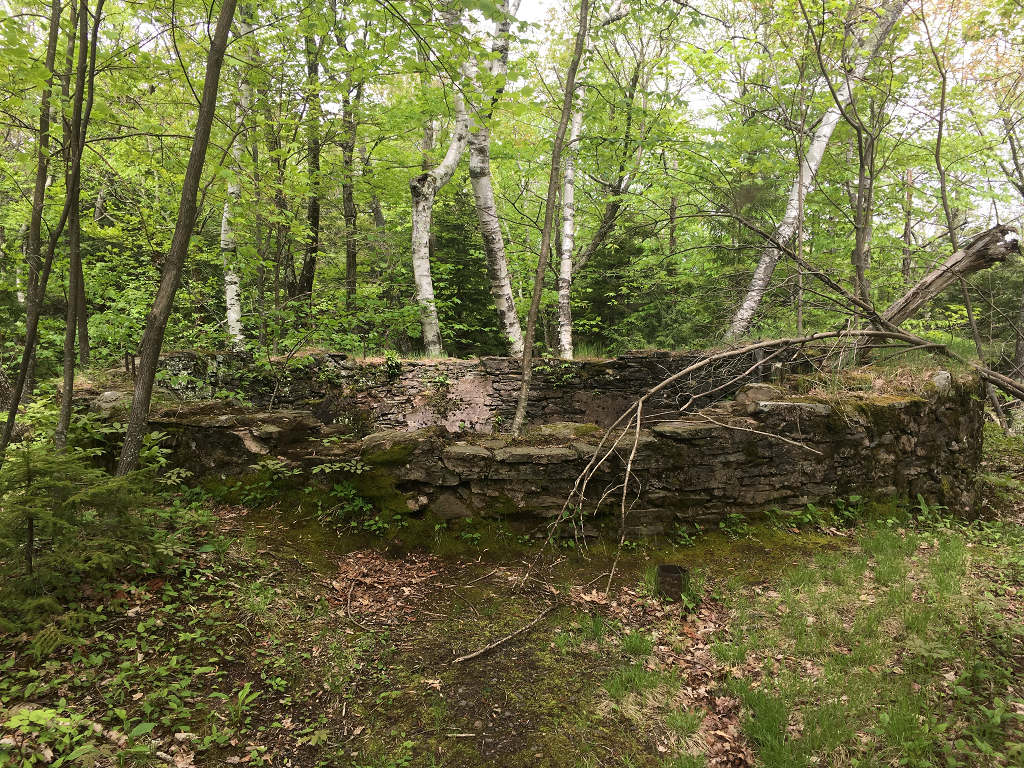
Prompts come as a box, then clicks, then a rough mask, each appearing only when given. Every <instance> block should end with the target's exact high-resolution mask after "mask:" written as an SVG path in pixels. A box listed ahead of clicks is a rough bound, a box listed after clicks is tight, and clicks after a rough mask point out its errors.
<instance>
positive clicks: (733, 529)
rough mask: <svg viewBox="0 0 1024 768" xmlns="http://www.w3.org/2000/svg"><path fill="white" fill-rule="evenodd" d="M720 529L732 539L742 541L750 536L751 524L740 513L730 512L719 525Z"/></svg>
mask: <svg viewBox="0 0 1024 768" xmlns="http://www.w3.org/2000/svg"><path fill="white" fill-rule="evenodd" d="M718 527H719V529H720V530H721V531H722V533H724V534H725V535H726V536H728V537H729V538H730V539H733V540H735V539H742V538H745V537H747V536H749V535H750V523H748V522H747V518H746V516H744V515H743V514H741V513H739V512H730V513H728V514H727V515H726V516H725V517H723V518H722V519H721V520H720V521H719V523H718Z"/></svg>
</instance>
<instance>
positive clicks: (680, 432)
mask: <svg viewBox="0 0 1024 768" xmlns="http://www.w3.org/2000/svg"><path fill="white" fill-rule="evenodd" d="M651 429H652V431H653V432H654V433H655V434H657V435H661V436H662V437H667V438H669V439H670V440H693V439H696V438H699V437H710V436H711V435H712V434H713V433H714V432H715V430H717V429H721V427H718V426H716V425H714V424H711V423H710V422H704V421H663V422H661V423H660V424H655V425H654V426H653V427H652V428H651Z"/></svg>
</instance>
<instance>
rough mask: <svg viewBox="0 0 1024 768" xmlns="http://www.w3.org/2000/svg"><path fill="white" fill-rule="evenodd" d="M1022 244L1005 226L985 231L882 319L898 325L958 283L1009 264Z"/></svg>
mask: <svg viewBox="0 0 1024 768" xmlns="http://www.w3.org/2000/svg"><path fill="white" fill-rule="evenodd" d="M1019 241H1020V236H1019V235H1018V234H1017V230H1016V229H1014V228H1013V227H1009V226H1006V225H999V226H996V227H992V229H989V230H986V231H985V232H982V233H981V234H980V235H978V236H977V237H975V238H974V239H973V240H971V241H970V242H969V243H968V244H967V245H965V246H964V247H963V248H961V249H960V250H958V251H957V252H956V253H954V254H953V255H951V256H950V257H949V258H948V259H946V260H945V261H944V262H943V263H942V264H941V265H940V266H938V267H936V268H935V269H933V270H932V271H931V272H929V273H928V274H926V275H925V276H924V277H922V278H921V279H920V280H918V281H917V283H916V284H915V285H914V286H913V287H912V288H911V289H910V290H909V291H907V292H906V293H905V294H903V296H901V297H900V298H898V299H897V300H896V301H894V302H893V303H892V304H890V305H889V308H888V309H886V310H885V312H883V313H882V319H883V320H885V321H886V322H887V323H892V324H893V325H899V324H900V323H902V322H903V321H904V320H906V319H907V318H910V317H913V316H914V315H915V314H917V311H918V310H919V309H920V308H921V307H922V306H924V305H925V304H927V303H928V302H929V301H931V300H932V299H933V298H935V297H936V296H938V295H939V294H940V293H942V292H943V291H944V290H946V288H948V287H949V286H950V285H952V284H953V283H954V282H955V281H957V280H960V279H963V278H964V277H967V276H968V275H972V274H974V273H975V272H979V271H981V270H983V269H988V268H989V267H991V266H993V265H994V264H998V263H1000V262H1003V261H1006V259H1007V257H1008V256H1009V255H1010V254H1012V253H1019V252H1020V243H1019Z"/></svg>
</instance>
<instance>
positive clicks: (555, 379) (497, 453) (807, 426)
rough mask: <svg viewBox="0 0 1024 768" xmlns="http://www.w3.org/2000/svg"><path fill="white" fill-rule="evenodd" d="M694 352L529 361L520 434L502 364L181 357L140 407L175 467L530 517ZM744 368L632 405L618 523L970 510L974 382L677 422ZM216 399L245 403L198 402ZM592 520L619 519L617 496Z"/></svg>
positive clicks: (752, 392)
mask: <svg viewBox="0 0 1024 768" xmlns="http://www.w3.org/2000/svg"><path fill="white" fill-rule="evenodd" d="M693 359H695V358H694V357H692V356H690V357H688V356H684V355H668V354H647V355H635V356H629V357H625V358H620V359H618V360H613V361H603V362H580V363H568V364H563V363H554V362H551V361H542V363H541V364H540V367H539V369H538V374H537V378H538V390H537V392H535V394H534V409H533V412H532V414H531V415H532V423H533V425H534V426H533V427H532V428H531V430H530V431H529V432H528V433H527V434H526V435H525V436H523V437H521V438H512V437H511V436H509V435H507V434H503V433H502V428H503V426H504V425H505V424H507V423H508V421H509V420H510V419H511V408H513V407H514V393H515V390H516V389H517V387H518V370H517V369H518V362H517V361H515V360H509V359H505V358H486V359H483V360H442V361H411V362H406V361H403V362H400V363H399V362H397V361H381V362H374V363H364V362H353V361H348V360H343V359H341V358H338V357H332V356H329V355H323V356H315V357H311V358H309V359H308V360H306V361H304V362H302V363H301V364H299V365H295V366H293V367H291V368H289V369H286V370H284V371H283V373H282V374H281V375H278V376H276V377H267V376H266V375H265V374H260V375H253V374H251V373H250V374H248V375H249V378H248V379H242V378H239V371H244V370H245V367H244V366H237V365H233V366H228V365H226V364H225V363H224V360H229V361H230V360H231V358H230V356H226V357H222V359H221V360H220V361H218V360H216V359H214V358H207V359H206V361H205V362H204V363H203V365H205V366H206V368H205V369H203V368H201V367H197V364H196V361H202V358H198V357H196V358H193V359H192V360H191V362H190V361H189V360H188V359H185V362H187V363H188V364H189V366H191V367H190V368H189V373H188V375H187V376H186V375H183V372H184V370H185V367H186V366H185V365H184V364H183V363H182V360H181V359H178V360H175V359H173V358H172V359H171V360H170V361H169V362H167V363H165V365H166V368H165V370H168V371H170V372H171V373H169V374H168V375H167V376H165V377H164V384H165V386H169V387H170V388H171V389H173V390H174V391H175V392H176V393H177V396H179V397H186V398H197V399H193V400H188V399H185V400H182V402H180V403H178V404H176V405H173V406H165V407H163V408H162V409H159V410H157V411H155V412H154V414H153V417H152V419H151V426H152V427H153V428H154V429H159V430H162V431H164V432H167V433H168V434H169V435H170V437H169V441H168V445H169V446H170V447H171V449H172V451H173V460H174V462H175V463H176V464H178V465H181V466H184V467H187V468H189V469H191V470H192V471H194V472H196V473H197V474H200V475H204V474H207V475H208V474H217V475H224V476H227V475H232V474H235V475H244V474H246V473H249V472H252V471H253V469H252V467H253V465H255V464H257V463H258V462H260V461H261V460H264V459H267V458H277V459H280V460H282V461H284V462H287V463H290V464H292V465H294V466H297V467H301V468H303V469H305V470H307V471H308V472H309V475H308V477H309V478H310V480H309V482H321V481H323V479H324V478H325V477H328V476H329V477H331V478H336V479H338V480H341V479H344V480H346V481H347V482H351V483H352V484H353V485H355V486H356V488H357V489H359V490H360V492H361V493H362V494H363V495H364V496H366V497H367V498H369V499H370V500H371V501H373V502H374V503H375V504H376V505H377V506H378V508H380V509H382V510H383V511H386V512H404V513H415V514H419V513H421V512H427V511H429V512H430V513H432V514H435V515H437V516H439V517H442V518H451V517H461V516H485V517H486V516H495V517H498V516H503V517H507V518H517V519H534V520H540V519H545V518H548V517H550V516H552V515H556V514H558V513H559V512H560V510H561V509H562V505H563V503H564V501H565V498H566V496H567V494H568V493H569V491H570V490H571V488H572V487H573V484H574V482H575V479H576V477H577V476H578V475H579V473H580V472H581V471H582V470H583V468H584V467H585V466H586V464H587V462H588V461H589V460H590V458H591V456H592V455H593V453H594V450H595V448H596V446H597V443H598V441H599V439H600V437H601V434H602V433H603V431H604V430H603V428H602V426H599V425H606V424H608V423H609V422H610V421H612V420H614V418H616V417H617V416H618V415H619V414H620V413H621V412H622V409H623V408H625V407H626V406H627V405H629V403H631V402H632V400H633V399H634V398H635V397H636V396H637V395H639V394H641V393H642V392H643V391H645V390H646V389H647V388H648V387H649V386H651V385H652V384H654V383H656V382H658V381H660V380H661V379H662V378H664V377H665V376H666V375H668V374H669V373H672V372H674V371H677V370H681V369H682V367H684V366H686V365H689V364H690V363H691V362H692V360H693ZM236 362H237V361H236ZM756 362H757V361H755V360H741V361H733V362H732V363H731V364H730V366H729V367H728V368H718V369H712V370H710V371H706V372H705V373H704V374H703V378H702V379H701V380H700V381H693V382H690V383H689V385H687V386H683V387H681V388H679V389H676V390H674V391H673V393H672V394H670V395H669V396H668V397H666V398H664V399H663V400H662V401H661V402H658V403H652V404H651V407H650V408H649V409H648V410H647V411H646V412H649V413H652V414H660V416H658V418H656V419H654V420H653V421H652V422H651V423H650V424H649V425H648V426H647V427H646V428H644V429H643V430H642V431H641V433H640V438H639V444H638V449H637V452H636V457H635V459H634V463H633V472H634V477H635V483H634V486H633V487H634V488H635V489H636V490H637V491H638V492H639V495H638V496H637V497H636V498H635V500H633V499H632V496H631V501H632V511H631V515H630V522H631V525H632V526H633V527H634V528H635V529H636V530H637V531H638V532H641V533H656V532H659V531H664V530H668V529H670V528H671V527H672V526H673V525H675V524H676V523H678V522H687V521H691V522H702V523H709V522H714V521H715V520H718V519H720V518H721V517H722V516H724V515H726V514H728V513H731V512H741V513H751V512H756V511H758V510H764V509H766V508H769V507H779V508H795V507H798V506H802V505H804V504H806V503H808V502H827V501H828V500H831V499H835V498H839V497H844V496H848V495H852V494H858V495H862V496H869V497H870V496H891V495H906V496H908V497H910V498H915V497H916V496H917V494H921V495H922V496H923V497H924V498H925V499H927V500H928V501H929V502H933V503H942V504H945V505H947V506H949V507H951V508H963V507H966V506H969V505H970V504H971V503H972V499H973V495H974V486H975V477H976V474H977V470H978V466H979V462H980V458H981V435H982V419H983V410H982V400H981V398H979V397H978V383H977V381H975V380H973V379H970V378H966V377H965V378H962V379H958V378H956V377H953V376H950V375H949V374H948V373H945V372H939V373H937V374H928V375H925V374H922V375H920V376H919V379H920V380H919V381H917V382H916V383H915V384H914V385H913V386H911V387H909V388H907V390H908V391H906V392H901V394H898V395H894V394H879V393H877V392H875V391H871V390H870V389H868V390H866V391H862V392H854V393H851V392H846V393H843V394H841V395H835V396H831V397H827V398H824V397H822V398H814V397H809V396H807V395H803V396H798V395H795V394H793V393H792V392H788V391H786V390H785V389H782V388H776V387H772V386H768V385H747V386H746V387H744V388H743V389H742V390H741V391H740V392H739V394H738V396H737V397H736V399H735V400H731V399H730V400H727V401H719V402H717V403H715V404H714V405H711V406H710V407H707V408H705V409H703V410H700V411H687V412H686V413H684V414H680V413H679V409H678V402H679V398H680V397H686V396H688V395H687V393H694V392H702V391H706V390H707V389H709V388H711V387H713V386H721V385H722V384H724V383H726V382H728V381H729V380H730V379H732V378H734V377H735V375H736V373H738V372H740V371H742V370H746V369H747V368H749V367H750V366H751V365H754V364H755V363H756ZM211 371H212V372H211ZM174 376H177V379H176V380H175V379H174V378H173V377H174ZM169 377H171V378H169ZM228 388H230V389H233V390H235V391H236V392H238V391H241V392H242V393H243V395H248V399H249V400H250V405H249V406H248V407H238V406H229V405H228V404H227V403H226V402H225V401H223V400H221V401H218V400H213V401H203V400H202V398H204V397H209V395H210V394H215V393H216V392H217V391H218V390H223V389H228ZM732 389H733V392H732V393H731V394H736V393H735V387H734V386H733V387H732ZM680 393H682V394H680ZM103 397H107V400H112V399H113V398H112V397H111V396H109V395H108V394H107V393H104V394H103V395H100V398H103ZM631 444H632V438H630V439H629V440H628V441H627V443H625V445H624V447H623V448H621V449H620V450H619V451H618V452H617V455H614V456H613V457H612V458H611V460H610V461H608V462H607V463H606V464H605V465H604V466H602V468H601V469H600V471H599V472H598V473H597V475H596V476H595V477H594V479H593V481H592V482H591V485H590V489H591V492H590V494H589V497H590V499H591V500H592V501H594V500H596V499H598V498H599V497H600V496H601V495H602V494H603V493H604V491H605V490H606V489H607V488H609V487H612V486H615V485H617V484H618V483H620V482H621V478H622V474H623V468H624V461H625V458H626V456H627V455H628V452H629V450H628V448H629V446H631ZM318 465H320V466H321V470H320V471H319V472H317V473H314V472H313V471H312V470H313V469H314V468H315V467H317V466H318ZM324 469H329V470H331V472H330V473H324V471H323V470H324ZM607 511H608V513H609V514H615V513H616V512H617V497H616V500H615V501H612V502H610V503H608V505H607Z"/></svg>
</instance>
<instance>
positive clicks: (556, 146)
mask: <svg viewBox="0 0 1024 768" xmlns="http://www.w3.org/2000/svg"><path fill="white" fill-rule="evenodd" d="M589 14H590V2H589V0H580V22H579V27H578V28H577V29H576V42H575V46H574V48H573V53H572V59H571V60H570V62H569V68H568V70H567V71H566V73H565V93H564V94H563V96H562V113H561V117H560V118H559V120H558V129H557V130H556V131H555V139H554V141H553V142H552V144H551V171H550V173H549V175H548V191H547V197H546V198H545V201H544V224H543V225H542V227H541V233H540V253H539V254H538V255H537V274H536V275H535V276H534V279H533V296H532V297H531V300H530V312H529V314H528V315H527V316H526V338H524V339H523V375H522V383H521V385H520V388H519V401H518V402H517V403H516V413H515V417H514V418H513V420H512V432H513V433H514V434H519V433H520V432H522V430H523V426H524V425H525V424H526V408H527V405H528V404H529V400H530V381H531V379H532V378H533V339H534V335H535V334H536V332H537V315H538V314H539V313H540V299H541V295H542V294H543V292H544V276H545V273H546V272H547V266H548V251H549V250H550V248H551V230H552V226H553V224H554V217H555V198H556V197H557V195H558V178H559V176H560V174H561V169H562V168H561V166H562V146H563V144H564V143H565V132H566V130H567V129H568V127H569V118H570V115H571V113H572V100H573V96H574V94H575V91H576V73H577V72H578V71H579V68H580V61H581V60H582V59H583V50H584V48H585V47H586V41H587V27H588V24H589V21H590V19H589Z"/></svg>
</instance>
